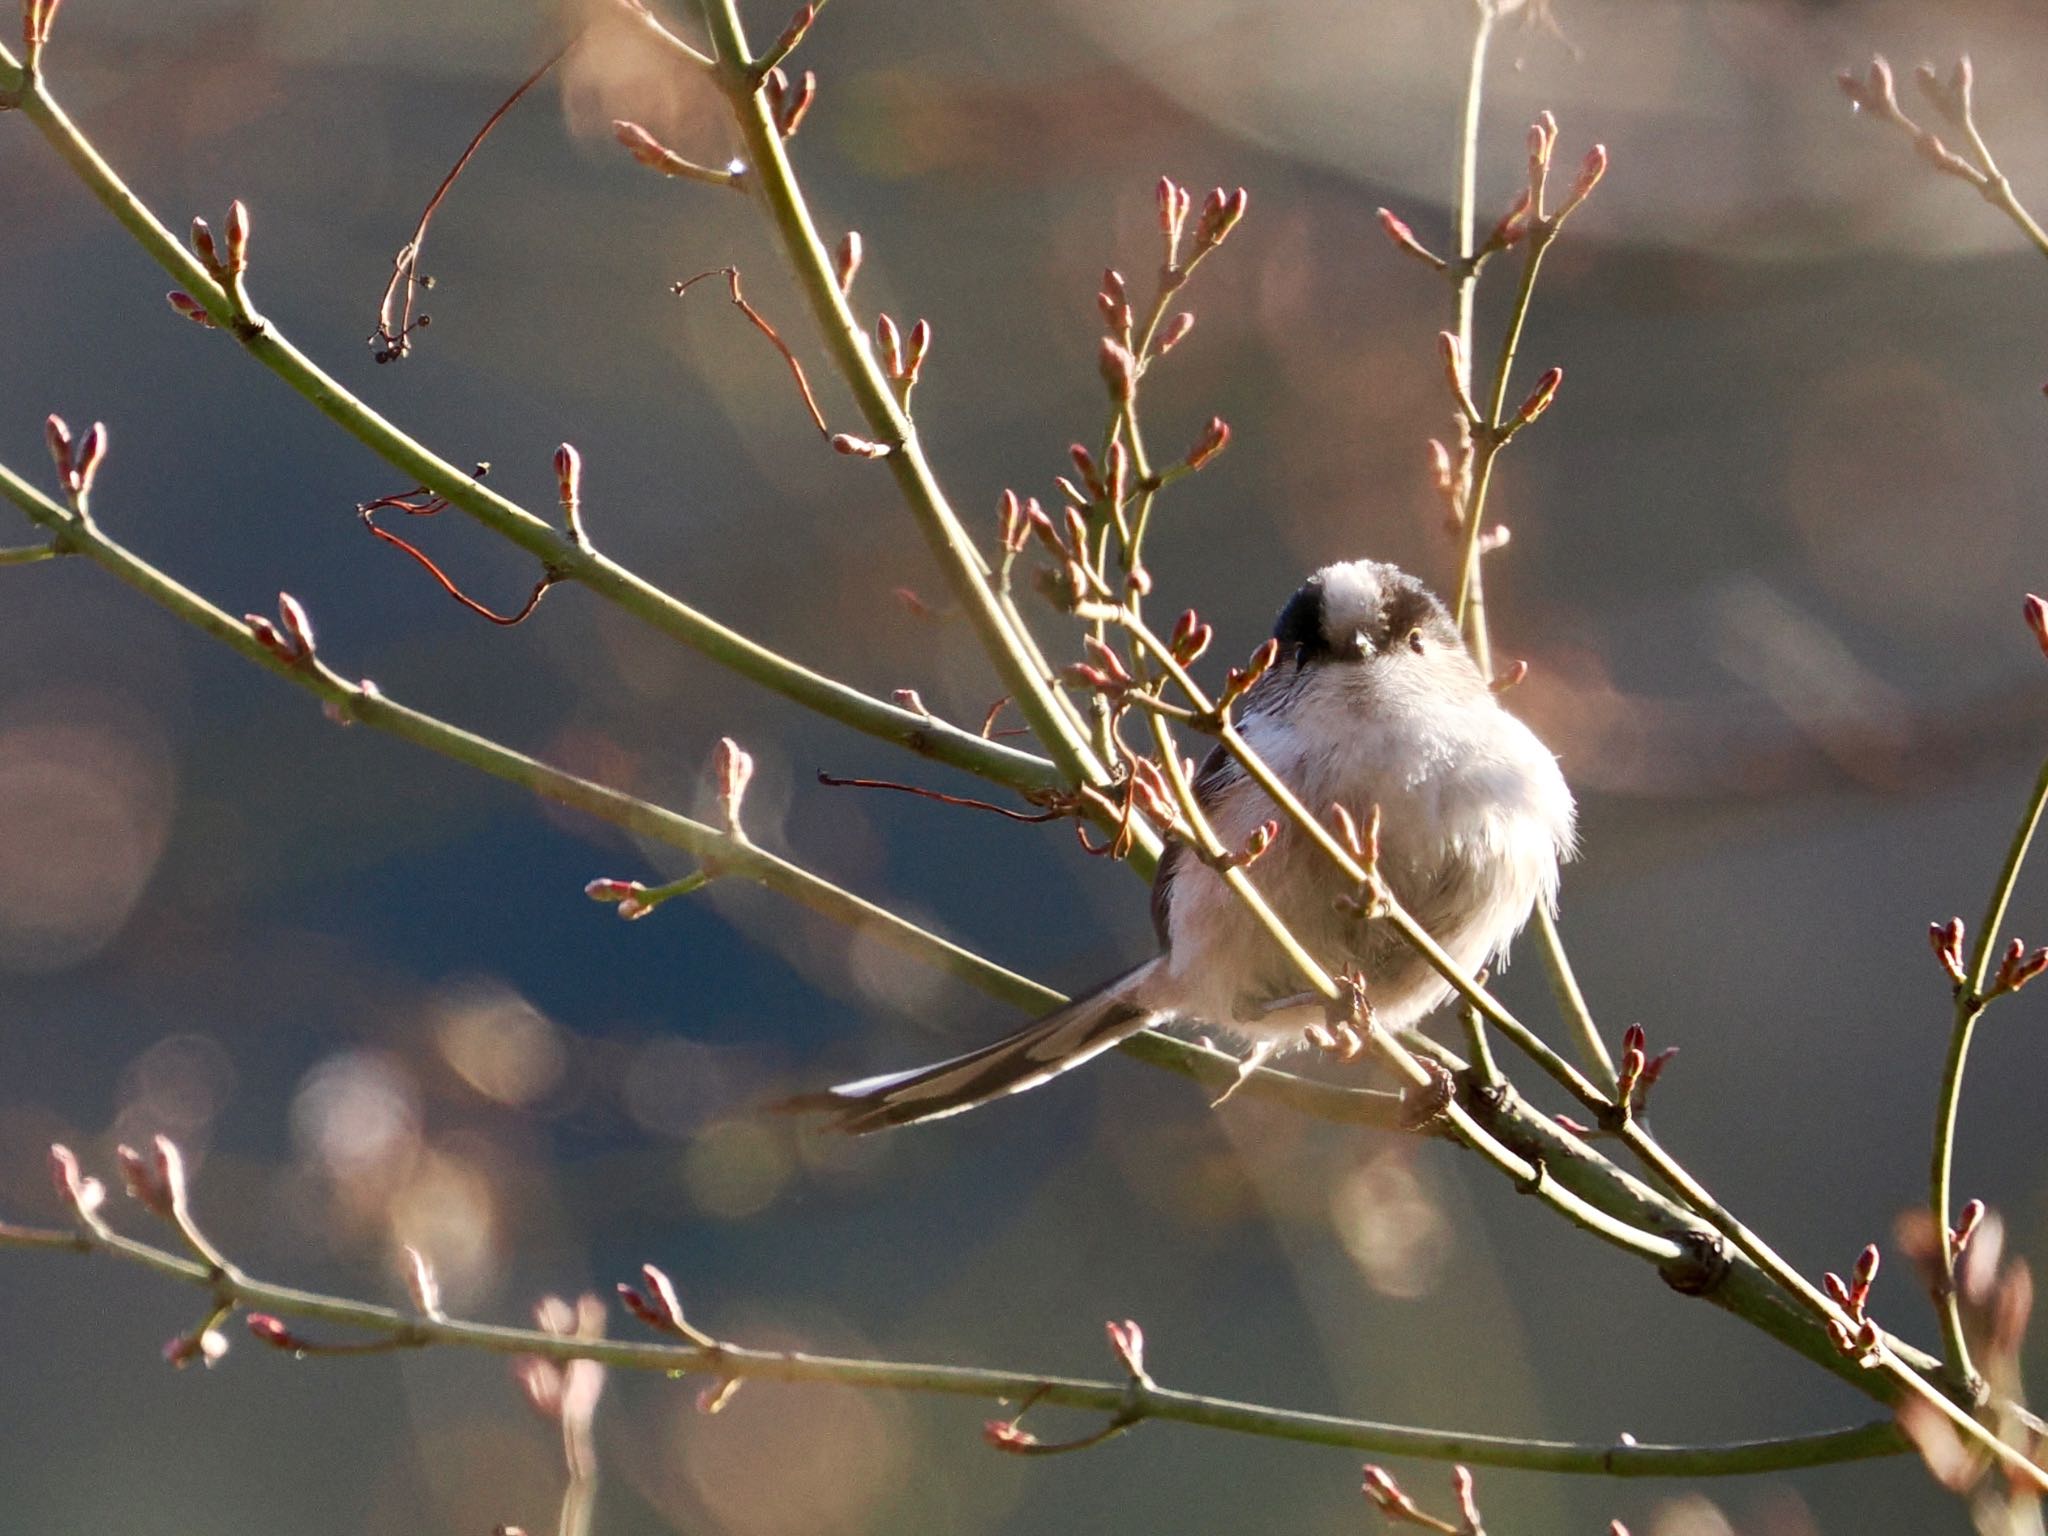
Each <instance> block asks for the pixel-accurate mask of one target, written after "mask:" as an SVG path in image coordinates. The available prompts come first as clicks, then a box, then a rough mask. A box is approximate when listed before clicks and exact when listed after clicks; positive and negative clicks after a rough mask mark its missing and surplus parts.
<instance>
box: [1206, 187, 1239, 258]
mask: <svg viewBox="0 0 2048 1536" xmlns="http://www.w3.org/2000/svg"><path fill="white" fill-rule="evenodd" d="M1251 200H1252V199H1251V194H1250V193H1249V192H1247V191H1245V189H1244V188H1243V187H1239V188H1238V189H1237V190H1236V191H1235V192H1225V191H1224V190H1223V189H1222V188H1221V187H1217V188H1216V189H1215V190H1214V191H1212V192H1211V193H1210V194H1209V197H1208V201H1207V202H1205V203H1204V204H1203V205H1202V222H1201V223H1200V224H1198V225H1196V226H1195V254H1196V255H1198V256H1199V255H1201V254H1202V253H1203V252H1205V251H1211V250H1214V249H1215V248H1216V247H1217V246H1219V245H1221V244H1222V243H1223V242H1224V241H1225V240H1227V239H1229V238H1230V232H1231V231H1232V230H1233V229H1235V228H1237V225H1238V221H1239V220H1240V219H1242V218H1243V217H1244V215H1245V210H1246V209H1247V208H1249V207H1250V206H1251Z"/></svg>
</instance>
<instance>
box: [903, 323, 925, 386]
mask: <svg viewBox="0 0 2048 1536" xmlns="http://www.w3.org/2000/svg"><path fill="white" fill-rule="evenodd" d="M931 345H932V323H931V321H929V320H920V321H918V322H917V324H915V325H913V326H912V327H911V328H910V340H909V342H908V343H907V344H906V345H905V346H904V349H903V382H904V383H906V384H915V383H916V382H917V376H918V373H919V372H920V371H921V370H922V369H923V368H924V355H925V353H927V352H928V351H930V350H931Z"/></svg>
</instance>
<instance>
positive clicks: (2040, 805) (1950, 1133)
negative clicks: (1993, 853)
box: [1928, 764, 2048, 1396]
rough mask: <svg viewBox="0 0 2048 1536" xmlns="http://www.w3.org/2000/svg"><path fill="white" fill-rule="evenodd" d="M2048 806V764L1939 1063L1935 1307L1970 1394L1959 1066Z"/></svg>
mask: <svg viewBox="0 0 2048 1536" xmlns="http://www.w3.org/2000/svg"><path fill="white" fill-rule="evenodd" d="M2044 808H2048V764H2044V765H2043V766H2042V769H2041V774H2040V777H2039V778H2037V779H2036V780H2035V781H2034V790H2033V793H2032V795H2030V796H2029V797H2028V800H2027V807H2026V809H2025V810H2024V811H2023V812H2021V814H2020V823H2019V826H2018V827H2017V828H2016V829H2015V830H2014V832H2013V835H2012V842H2011V843H2010V844H2009V845H2008V846H2007V848H2006V850H2005V863H2004V864H2003V865H2002V866H2000V868H1999V871H1998V879H1997V880H1996V881H1995V882H1994V883H1993V884H1992V887H1991V899H1990V901H1989V902H1988V903H1987V904H1986V906H1985V909H1984V921H1983V922H1982V923H1981V924H1980V925H1979V926H1978V929H1977V944H1976V948H1975V949H1974V950H1973V951H1972V953H1971V955H1970V964H1969V970H1968V977H1969V979H1968V981H1967V982H1966V983H1961V984H1958V985H1957V987H1956V1001H1955V1024H1954V1027H1953V1028H1952V1029H1951V1031H1950V1033H1949V1043H1948V1060H1947V1062H1946V1063H1945V1064H1944V1065H1943V1067H1942V1073H1941V1091H1940V1095H1939V1097H1938V1099H1937V1101H1936V1109H1935V1117H1934V1154H1933V1163H1932V1167H1931V1169H1930V1171H1929V1176H1928V1183H1929V1190H1930V1193H1929V1209H1930V1210H1931V1211H1933V1213H1934V1241H1935V1244H1936V1252H1937V1259H1936V1262H1937V1263H1938V1264H1939V1265H1940V1266H1941V1271H1940V1273H1941V1283H1940V1285H1939V1286H1938V1287H1937V1288H1936V1294H1935V1306H1936V1310H1937V1311H1939V1313H1940V1314H1941V1333H1942V1338H1943V1340H1944V1342H1945V1343H1946V1345H1947V1348H1948V1358H1949V1364H1950V1365H1951V1366H1953V1367H1954V1369H1955V1372H1956V1376H1957V1379H1958V1380H1959V1381H1960V1382H1961V1383H1962V1385H1963V1387H1964V1389H1965V1390H1966V1391H1968V1392H1969V1393H1970V1394H1971V1395H1972V1396H1975V1395H1976V1394H1978V1393H1980V1392H1981V1391H1982V1390H1983V1379H1982V1377H1981V1376H1980V1375H1979V1374H1978V1371H1977V1367H1976V1365H1975V1363H1974V1362H1973V1361H1972V1360H1971V1359H1970V1346H1969V1343H1968V1341H1967V1340H1966V1339H1965V1338H1964V1337H1963V1314H1962V1306H1961V1302H1960V1299H1959V1298H1958V1296H1957V1294H1956V1283H1955V1278H1956V1277H1955V1255H1954V1254H1953V1253H1951V1252H1950V1251H1949V1235H1948V1234H1949V1231H1950V1229H1951V1228H1952V1227H1953V1226H1954V1225H1955V1210H1954V1200H1955V1192H1954V1189H1953V1184H1954V1178H1955V1152H1956V1123H1957V1120H1958V1117H1959V1116H1960V1115H1961V1113H1962V1102H1963V1067H1964V1064H1965V1062H1967V1060H1968V1059H1969V1054H1970V1040H1971V1037H1972V1036H1973V1035H1974V1034H1975V1033H1976V1029H1977V1021H1978V1020H1979V1019H1980V1018H1982V1017H1983V1016H1984V1009H1985V1006H1986V1004H1987V1003H1988V1002H1989V1001H1990V999H1989V998H1987V997H1986V995H1985V990H1984V989H1985V984H1986V983H1987V982H1989V981H1990V979H1991V964H1992V959H1993V957H1994V956H1995V955H1997V953H1998V935H1999V933H2000V931H2001V930H2002V929H2003V928H2004V927H2005V909H2006V907H2007V905H2008V904H2010V902H2011V901H2012V893H2013V887H2014V886H2016V885H2017V884H2018V883H2019V878H2020V866H2021V865H2023V864H2024V863H2026V859H2027V848H2028V846H2029V845H2030V844H2031V843H2032V842H2033V840H2034V830H2035V828H2037V827H2039V826H2040V824H2041V813H2042V810H2043V809H2044Z"/></svg>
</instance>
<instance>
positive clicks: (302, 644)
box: [242, 592, 314, 666]
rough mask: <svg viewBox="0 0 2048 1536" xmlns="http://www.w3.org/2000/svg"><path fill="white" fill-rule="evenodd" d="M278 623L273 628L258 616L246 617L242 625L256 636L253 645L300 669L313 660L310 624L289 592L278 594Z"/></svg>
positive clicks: (250, 614) (246, 614) (244, 616)
mask: <svg viewBox="0 0 2048 1536" xmlns="http://www.w3.org/2000/svg"><path fill="white" fill-rule="evenodd" d="M277 617H278V622H277V623H276V624H272V623H271V622H270V620H268V619H266V618H264V617H263V615H261V614H260V613H245V614H243V615H242V622H243V623H244V624H246V625H248V626H249V629H250V632H251V633H252V634H254V635H255V637H256V643H257V644H258V645H261V646H262V647H263V649H265V650H266V651H268V652H270V654H271V655H273V656H275V657H277V658H278V660H280V661H283V662H287V663H289V664H291V665H292V666H303V665H305V664H306V663H308V662H310V661H311V660H312V659H313V651H314V646H313V621H312V620H311V619H310V618H308V617H307V616H306V610H305V609H304V608H303V607H301V606H300V604H299V600H298V599H297V598H295V597H293V596H292V595H291V593H289V592H280V593H278V594H277Z"/></svg>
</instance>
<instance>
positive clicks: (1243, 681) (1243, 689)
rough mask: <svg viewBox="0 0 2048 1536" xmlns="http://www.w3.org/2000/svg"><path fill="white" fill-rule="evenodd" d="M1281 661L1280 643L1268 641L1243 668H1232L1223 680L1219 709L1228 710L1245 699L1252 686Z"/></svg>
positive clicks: (1253, 654) (1218, 702) (1218, 701)
mask: <svg viewBox="0 0 2048 1536" xmlns="http://www.w3.org/2000/svg"><path fill="white" fill-rule="evenodd" d="M1279 659H1280V642H1279V641H1278V640H1268V641H1267V642H1266V643H1265V644H1264V645H1262V646H1260V647H1259V648H1258V649H1257V650H1256V651H1253V652H1252V655H1251V660H1250V661H1248V662H1246V663H1245V664H1244V665H1243V666H1241V667H1232V668H1231V669H1230V671H1229V672H1228V673H1227V674H1226V675H1225V677H1224V679H1223V693H1222V697H1221V698H1219V699H1218V700H1217V707H1218V708H1220V709H1228V708H1229V707H1230V706H1231V705H1232V704H1234V703H1236V702H1237V701H1238V700H1239V699H1241V698H1243V697H1244V696H1245V694H1246V693H1248V692H1249V691H1250V690H1251V687H1252V685H1253V684H1254V683H1256V682H1257V681H1258V680H1259V679H1260V678H1262V677H1264V676H1265V675H1266V673H1267V672H1268V671H1269V670H1270V669H1271V668H1272V665H1273V663H1274V662H1276V661H1278V660H1279Z"/></svg>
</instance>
